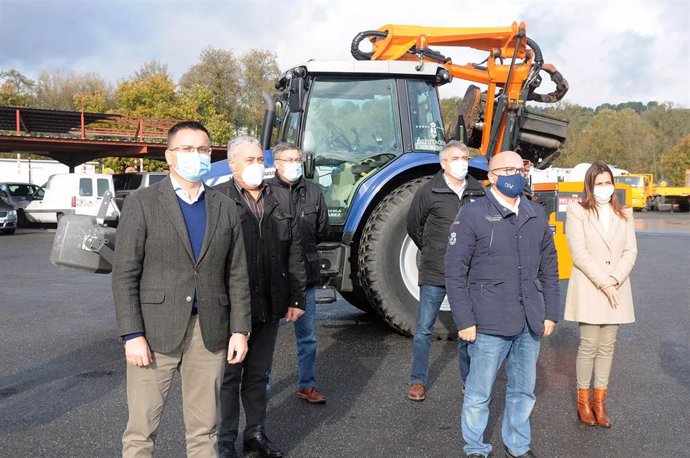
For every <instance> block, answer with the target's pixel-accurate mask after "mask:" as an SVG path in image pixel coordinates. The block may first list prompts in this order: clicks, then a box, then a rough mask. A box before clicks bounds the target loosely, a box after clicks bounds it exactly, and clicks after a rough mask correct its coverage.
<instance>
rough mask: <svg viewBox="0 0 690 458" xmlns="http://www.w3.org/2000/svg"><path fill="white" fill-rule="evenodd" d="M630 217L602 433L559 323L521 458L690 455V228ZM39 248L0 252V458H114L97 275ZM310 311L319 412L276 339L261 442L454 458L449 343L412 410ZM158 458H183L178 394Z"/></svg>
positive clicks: (350, 325) (671, 217) (116, 448)
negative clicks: (630, 307) (585, 408)
mask: <svg viewBox="0 0 690 458" xmlns="http://www.w3.org/2000/svg"><path fill="white" fill-rule="evenodd" d="M635 217H636V221H637V228H638V233H637V235H638V247H639V255H638V261H637V265H636V268H635V270H634V271H633V274H632V286H633V293H634V298H635V306H636V315H637V322H636V323H634V324H632V325H626V326H623V327H622V328H621V331H620V333H619V337H618V343H617V348H616V354H615V357H614V366H613V372H612V380H611V385H610V387H609V402H608V406H609V415H610V416H611V419H612V421H613V427H612V428H611V429H610V430H606V429H604V428H599V427H586V426H582V425H580V424H579V423H578V421H577V417H576V413H575V399H576V392H575V382H574V379H575V363H574V361H575V355H576V351H577V342H578V337H577V326H576V324H575V323H568V322H561V323H559V325H558V327H557V329H556V333H555V335H554V336H553V337H551V338H549V339H546V340H545V341H544V342H543V343H542V350H541V356H540V359H539V367H538V381H537V404H536V407H535V409H534V412H533V414H532V431H533V442H532V447H533V449H534V451H535V453H536V454H537V455H538V456H540V457H581V456H582V457H584V456H610V457H647V456H650V457H652V456H654V457H681V456H685V457H687V456H690V413H689V412H690V332H689V331H690V275H688V267H689V266H690V216H689V215H688V214H668V213H645V214H639V213H638V214H636V215H635ZM53 235H54V231H52V230H45V229H27V230H19V231H17V233H16V234H15V235H14V236H2V237H0V266H1V271H0V272H1V273H0V311H1V312H2V317H3V319H2V321H1V322H0V349H2V351H0V456H1V457H12V458H14V457H44V456H45V457H115V456H118V455H119V453H120V437H121V434H122V430H123V428H124V425H125V423H126V417H127V414H126V404H125V384H124V370H125V361H124V358H123V351H122V346H121V344H120V343H119V342H118V340H117V339H116V337H115V317H114V310H113V301H112V296H111V292H110V276H109V275H90V274H83V273H79V272H76V271H72V270H67V269H58V268H55V267H54V266H52V265H51V264H50V262H49V260H48V257H49V254H50V249H51V245H52V238H53ZM566 286H567V285H566V284H565V283H564V284H563V285H562V293H563V294H562V296H563V298H564V296H565V288H566ZM319 307H320V308H319V312H318V335H319V355H318V363H319V367H318V374H319V376H318V382H319V387H320V388H321V389H322V391H323V392H324V393H325V394H326V395H327V396H328V402H327V404H325V405H318V406H312V405H308V404H306V403H305V402H304V401H299V400H298V399H296V396H295V390H296V367H295V344H294V333H293V330H292V327H291V326H290V325H285V326H282V327H281V329H280V332H279V336H278V346H277V350H276V357H275V362H274V366H273V367H274V369H273V386H272V388H271V391H270V405H269V412H268V418H269V419H268V423H267V431H268V434H269V436H270V437H271V439H272V440H273V441H274V442H275V443H276V444H277V445H279V446H280V447H282V449H283V450H285V451H286V452H287V453H288V455H289V456H293V457H446V456H464V454H463V453H462V439H461V436H460V426H459V425H460V422H459V414H460V409H461V403H462V394H461V392H460V382H459V375H458V366H457V361H456V356H455V344H454V343H453V342H446V341H436V342H434V345H433V349H432V350H433V351H432V359H431V369H430V382H429V387H428V396H427V400H426V401H424V402H422V403H414V402H411V401H409V400H407V398H406V397H405V392H406V388H407V374H408V370H409V365H410V355H411V345H412V341H411V340H410V339H408V338H405V337H401V336H399V335H396V334H394V333H392V332H391V331H389V329H388V328H387V327H386V326H385V325H383V324H381V323H380V322H379V321H377V320H375V319H372V317H371V316H369V315H366V314H364V313H361V312H359V311H358V310H357V309H355V308H354V307H352V306H350V305H349V304H347V303H346V302H345V301H344V300H342V299H341V300H339V301H337V302H336V303H334V304H330V305H320V306H319ZM504 388H505V377H504V376H503V375H500V376H499V380H498V382H497V384H496V386H495V387H494V397H493V400H492V404H491V417H490V423H489V428H488V430H487V433H486V437H487V439H488V440H490V441H491V443H492V444H493V445H494V449H495V451H496V452H498V453H496V456H502V445H501V438H500V421H501V411H502V406H503V402H504ZM238 445H239V444H238ZM157 456H162V457H181V456H184V429H183V423H182V408H181V396H180V390H179V380H178V381H177V382H176V383H175V384H174V386H173V390H172V391H171V393H170V396H169V399H168V405H167V408H166V411H165V414H164V417H163V421H162V424H161V428H160V431H159V437H158V453H157Z"/></svg>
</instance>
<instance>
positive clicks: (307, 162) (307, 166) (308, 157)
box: [304, 153, 316, 179]
mask: <svg viewBox="0 0 690 458" xmlns="http://www.w3.org/2000/svg"><path fill="white" fill-rule="evenodd" d="M315 169H316V163H315V162H314V153H307V154H305V155H304V177H305V178H309V179H312V178H314V170H315Z"/></svg>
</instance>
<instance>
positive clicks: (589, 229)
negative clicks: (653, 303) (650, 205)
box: [565, 162, 637, 428]
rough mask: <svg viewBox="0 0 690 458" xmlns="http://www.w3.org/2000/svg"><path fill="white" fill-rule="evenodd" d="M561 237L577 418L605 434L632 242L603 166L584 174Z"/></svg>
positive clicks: (628, 300)
mask: <svg viewBox="0 0 690 458" xmlns="http://www.w3.org/2000/svg"><path fill="white" fill-rule="evenodd" d="M566 237H567V239H568V246H569V247H570V253H571V254H572V258H573V264H574V266H573V271H572V273H571V276H570V283H569V284H568V294H567V296H566V301H565V319H566V320H569V321H577V322H578V323H579V328H580V346H579V348H578V352H577V362H576V373H577V391H578V398H577V399H578V400H577V413H578V416H579V418H580V421H582V422H583V423H586V424H588V425H594V424H598V425H600V426H604V427H606V428H610V427H611V421H610V420H609V418H608V415H607V413H606V404H605V402H606V395H607V388H608V382H609V374H610V373H611V362H612V360H613V349H614V346H615V343H616V334H617V333H618V327H619V325H620V324H623V323H632V322H634V321H635V313H634V310H633V299H632V291H631V289H630V279H629V275H630V271H631V270H632V268H633V266H634V264H635V258H636V257H637V242H636V240H635V227H634V223H633V218H632V210H631V209H630V208H629V207H624V206H622V205H621V203H620V202H619V201H618V199H617V197H616V194H615V193H614V185H613V174H612V173H611V169H609V167H608V166H607V165H606V164H604V163H601V162H596V163H594V164H592V166H591V167H590V168H589V169H588V170H587V173H586V174H585V196H584V201H583V202H581V203H573V204H571V205H569V206H568V211H567V219H566ZM592 371H594V396H593V399H592V400H591V401H590V391H589V390H590V384H591V379H592Z"/></svg>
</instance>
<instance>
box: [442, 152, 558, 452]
mask: <svg viewBox="0 0 690 458" xmlns="http://www.w3.org/2000/svg"><path fill="white" fill-rule="evenodd" d="M526 172H527V171H526V170H525V169H523V163H522V158H521V157H520V155H518V154H517V153H514V152H512V151H505V152H502V153H499V154H497V155H496V156H494V157H493V158H492V159H491V162H490V164H489V181H490V182H491V184H492V186H491V188H490V190H489V191H488V192H487V193H486V196H485V197H482V198H480V199H477V200H476V201H475V202H473V203H470V204H467V205H465V206H463V207H461V208H460V211H459V213H458V216H457V218H456V219H455V221H454V222H453V225H452V226H451V229H450V236H449V238H448V248H447V251H446V260H445V267H446V269H445V279H446V291H447V293H448V299H449V301H450V306H451V311H452V313H453V319H454V320H455V324H456V326H457V329H458V335H459V337H460V338H461V339H463V340H466V341H468V342H469V346H468V352H469V355H470V373H469V376H468V378H467V381H466V383H465V390H466V391H465V397H464V402H463V408H462V435H463V439H464V440H465V443H466V445H465V453H466V454H467V455H468V456H470V457H482V456H488V455H489V453H490V452H491V450H492V448H491V445H490V444H486V443H484V430H485V428H486V425H487V422H488V417H489V400H490V398H491V390H492V387H493V383H494V381H495V379H496V374H497V372H498V369H499V368H500V366H501V364H502V363H503V361H504V360H505V370H506V375H507V377H508V385H507V388H506V405H505V411H504V415H503V425H502V428H501V433H502V437H503V443H504V447H505V451H506V453H507V455H508V456H512V457H518V456H519V457H522V456H525V457H531V456H534V454H533V453H532V450H531V449H530V439H531V431H530V423H529V416H530V414H531V412H532V408H533V406H534V402H535V396H534V386H535V383H536V372H537V357H538V355H539V346H540V343H541V338H542V337H546V336H548V335H550V334H551V333H552V332H553V330H554V327H555V324H556V322H557V321H558V319H559V318H560V317H561V315H562V311H561V309H560V303H559V302H560V301H559V286H558V261H557V257H556V249H555V246H554V241H553V235H552V233H551V229H550V227H549V223H548V220H547V218H546V215H545V213H544V210H543V209H542V208H541V207H540V206H539V205H538V204H535V203H532V202H530V201H529V200H527V199H525V198H521V197H520V194H521V191H522V189H523V187H524V184H525V175H526Z"/></svg>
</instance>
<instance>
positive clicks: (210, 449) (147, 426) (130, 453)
mask: <svg viewBox="0 0 690 458" xmlns="http://www.w3.org/2000/svg"><path fill="white" fill-rule="evenodd" d="M225 354H226V350H221V351H217V352H210V351H208V350H207V349H206V347H205V346H204V343H203V341H202V338H201V328H200V327H199V320H198V319H197V317H196V316H192V317H191V318H190V320H189V326H188V327H187V333H186V334H185V337H184V339H183V341H182V343H181V344H180V346H179V347H178V348H177V349H176V350H175V351H173V352H172V353H155V352H154V354H153V361H154V362H153V364H152V365H151V366H149V367H146V368H145V367H136V366H132V365H130V364H128V365H127V406H128V408H129V421H128V422H127V428H126V429H125V432H124V434H123V435H122V456H123V457H125V458H130V457H132V458H133V457H150V456H153V451H154V445H155V440H156V433H157V431H158V425H159V424H160V420H161V416H162V415H163V408H164V407H165V400H166V398H167V396H168V391H169V390H170V386H171V384H172V381H173V376H174V374H175V371H179V373H180V377H181V381H182V407H183V416H184V424H185V431H186V432H185V438H186V440H187V456H188V457H203V458H209V457H216V456H218V430H217V425H218V423H219V419H220V412H219V403H218V396H219V393H220V384H221V382H222V380H223V369H224V367H225Z"/></svg>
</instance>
